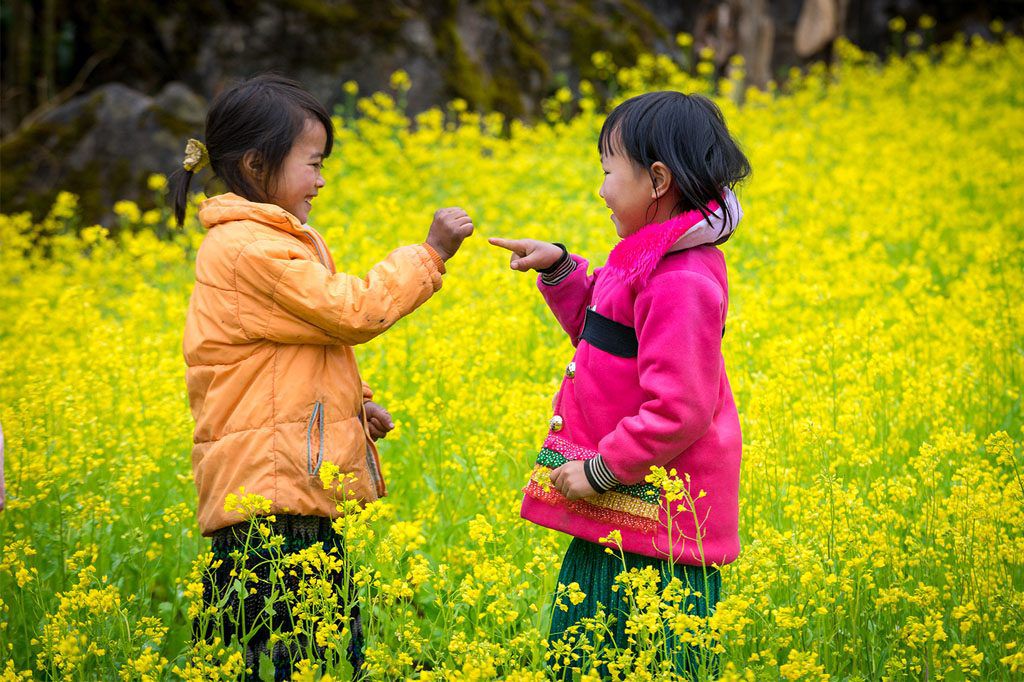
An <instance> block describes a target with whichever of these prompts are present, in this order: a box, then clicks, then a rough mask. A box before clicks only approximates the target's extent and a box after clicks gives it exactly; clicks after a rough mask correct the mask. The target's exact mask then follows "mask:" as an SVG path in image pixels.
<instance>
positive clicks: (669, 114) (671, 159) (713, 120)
mask: <svg viewBox="0 0 1024 682" xmlns="http://www.w3.org/2000/svg"><path fill="white" fill-rule="evenodd" d="M597 148H598V151H599V152H600V153H601V155H602V156H609V155H613V154H615V153H617V152H624V153H625V154H626V156H627V157H628V158H629V159H630V161H632V162H633V164H634V165H636V166H638V167H640V168H643V169H644V170H645V171H647V173H648V174H649V175H651V183H652V184H653V183H654V176H653V174H651V165H652V164H653V163H654V162H656V161H660V162H661V163H663V164H665V165H666V166H667V167H668V169H669V170H670V171H671V172H672V182H673V184H674V185H675V187H676V189H678V190H679V203H678V204H676V206H674V207H673V208H674V210H675V211H678V212H685V211H700V213H701V215H702V216H704V218H705V219H708V218H710V215H709V213H708V210H707V205H708V204H709V203H710V202H711V201H717V202H718V203H719V204H720V205H721V210H722V212H723V214H724V217H725V220H726V224H728V222H729V221H730V220H735V219H736V218H737V216H730V215H729V208H728V207H727V206H726V205H725V203H724V202H723V201H722V192H723V190H724V189H725V188H726V187H729V188H732V187H735V186H736V184H737V183H739V182H740V181H741V180H743V179H745V178H746V177H747V176H749V175H750V162H749V161H747V157H746V156H745V155H744V154H743V152H742V151H741V150H740V147H739V144H737V142H736V140H734V139H733V138H732V136H731V135H730V134H729V130H728V129H727V128H726V126H725V117H724V116H722V111H721V110H720V109H719V108H718V106H716V105H715V103H714V102H712V101H711V100H710V99H708V98H707V97H704V96H702V95H696V94H694V95H684V94H683V93H681V92H674V91H669V90H666V91H661V92H649V93H646V94H643V95H638V96H636V97H632V98H630V99H627V100H626V101H625V102H623V103H622V104H620V105H619V106H617V107H615V109H613V110H612V112H611V113H610V114H608V118H606V119H605V122H604V125H603V126H602V127H601V134H600V135H599V136H598V141H597ZM651 206H655V207H656V206H657V200H655V201H654V202H652V203H651ZM655 213H657V208H655Z"/></svg>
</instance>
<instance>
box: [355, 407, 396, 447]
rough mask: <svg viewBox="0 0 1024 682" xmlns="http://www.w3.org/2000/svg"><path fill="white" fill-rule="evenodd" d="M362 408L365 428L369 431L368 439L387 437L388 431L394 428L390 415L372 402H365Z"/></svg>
mask: <svg viewBox="0 0 1024 682" xmlns="http://www.w3.org/2000/svg"><path fill="white" fill-rule="evenodd" d="M363 406H364V407H365V408H366V426H367V427H368V428H369V429H370V438H372V439H374V440H379V439H381V438H385V437H387V435H388V431H391V430H392V429H394V428H395V422H394V420H393V419H391V413H390V412H388V411H387V410H385V409H384V408H383V407H381V406H380V405H378V404H377V403H375V402H373V401H372V400H367V401H366V402H365V403H363Z"/></svg>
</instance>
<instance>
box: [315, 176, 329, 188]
mask: <svg viewBox="0 0 1024 682" xmlns="http://www.w3.org/2000/svg"><path fill="white" fill-rule="evenodd" d="M326 184H327V181H326V180H324V176H322V175H320V174H319V173H317V176H316V186H317V187H323V186H324V185H326Z"/></svg>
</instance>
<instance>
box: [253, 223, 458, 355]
mask: <svg viewBox="0 0 1024 682" xmlns="http://www.w3.org/2000/svg"><path fill="white" fill-rule="evenodd" d="M234 274H235V283H236V290H237V292H238V317H239V323H240V324H241V326H242V330H243V332H244V333H245V335H246V336H247V337H249V338H251V339H257V338H264V339H269V340H271V341H275V342H277V343H313V344H323V345H329V344H345V345H350V346H351V345H356V344H359V343H365V342H367V341H369V340H370V339H372V338H374V337H376V336H378V335H379V334H382V333H383V332H385V331H387V330H388V329H389V328H390V327H391V326H392V325H393V324H395V322H397V321H398V320H399V319H401V318H402V317H404V316H406V315H408V314H409V313H411V312H412V311H413V310H415V309H416V308H418V307H419V306H420V305H422V304H423V303H424V302H425V301H426V300H427V299H428V298H430V297H431V296H432V295H433V294H434V292H435V291H437V290H438V289H440V288H441V271H440V270H439V269H438V267H437V265H436V262H435V260H434V258H433V257H432V255H431V254H430V253H429V252H428V251H427V249H426V247H424V246H423V245H421V244H418V245H415V246H404V247H401V248H398V249H395V250H394V251H392V252H391V253H390V254H389V255H388V256H387V258H385V259H384V260H383V261H381V262H380V263H378V264H377V265H375V266H373V267H372V268H371V269H370V271H369V273H368V274H367V275H366V277H355V276H352V275H347V274H344V273H340V272H339V273H331V271H330V270H328V269H327V267H325V266H324V265H323V264H322V263H320V262H318V261H314V260H310V259H309V257H308V255H307V254H306V253H305V251H304V250H303V249H301V248H299V247H298V246H297V245H291V244H289V243H288V242H286V241H284V240H272V239H266V240H259V241H255V242H253V243H251V244H249V245H248V246H246V247H245V249H243V250H242V252H241V253H240V254H239V256H238V259H237V261H236V264H235V273H234Z"/></svg>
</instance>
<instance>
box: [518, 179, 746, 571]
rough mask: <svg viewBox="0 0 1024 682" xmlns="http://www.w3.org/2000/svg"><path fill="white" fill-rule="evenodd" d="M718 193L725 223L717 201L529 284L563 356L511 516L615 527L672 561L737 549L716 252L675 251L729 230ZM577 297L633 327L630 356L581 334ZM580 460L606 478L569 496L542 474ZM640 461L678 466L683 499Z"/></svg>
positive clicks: (736, 443)
mask: <svg viewBox="0 0 1024 682" xmlns="http://www.w3.org/2000/svg"><path fill="white" fill-rule="evenodd" d="M726 201H727V202H729V204H730V209H734V210H731V211H730V213H731V214H732V216H733V218H734V221H733V222H732V224H731V225H723V224H722V223H723V219H722V216H721V212H717V213H713V214H712V215H711V217H710V220H704V219H703V218H702V216H701V214H700V213H698V212H696V211H695V212H692V213H687V214H683V215H680V216H677V217H676V218H673V219H672V220H670V221H667V222H665V223H660V224H652V225H648V226H646V227H644V228H643V229H641V230H639V231H638V232H636V233H635V234H633V235H631V236H629V237H627V238H626V239H624V240H622V241H621V242H620V243H619V244H618V245H617V246H616V247H615V248H614V249H613V250H612V253H611V255H610V256H609V258H608V263H607V265H606V266H605V267H603V268H598V269H596V270H595V271H594V272H593V274H587V266H588V264H587V261H586V260H585V259H583V258H581V257H579V256H572V259H573V261H574V263H575V265H576V267H575V269H574V270H573V271H572V272H571V274H568V276H566V277H565V278H564V279H562V280H561V281H560V282H558V283H557V284H554V285H550V284H547V283H545V281H544V278H542V279H540V280H539V281H538V286H539V287H540V290H541V293H542V294H543V296H544V299H545V301H546V302H547V304H548V306H549V307H550V308H551V310H552V312H553V313H554V314H555V317H556V318H557V319H558V321H559V323H560V324H561V325H562V328H563V329H564V330H565V331H566V333H567V334H569V336H570V338H571V339H572V341H573V344H574V345H575V346H576V353H575V355H574V356H573V359H572V362H571V363H570V364H569V366H568V368H567V370H566V375H565V377H564V379H563V381H562V385H561V388H560V390H559V392H558V394H557V396H556V398H555V401H554V411H555V416H554V418H553V419H552V424H551V430H550V431H549V433H548V437H547V439H546V440H545V443H544V447H543V449H542V450H541V454H540V456H539V457H538V458H537V464H536V465H535V467H534V470H533V473H532V475H531V477H530V481H529V483H528V484H527V487H526V488H525V497H524V500H523V505H522V512H521V513H522V516H523V518H525V519H528V520H530V521H533V522H534V523H537V524H539V525H542V526H546V527H548V528H553V529H555V530H560V531H563V532H565V533H568V534H570V535H573V536H576V537H579V538H583V539H585V540H589V541H591V542H597V541H598V540H599V539H600V538H602V537H605V536H607V535H608V534H609V533H610V532H611V531H612V530H618V531H620V532H621V535H622V548H623V549H624V550H625V551H627V552H634V553H637V554H643V555H646V556H651V557H659V558H666V559H667V558H669V556H671V557H672V559H673V561H675V562H677V563H683V564H690V565H701V564H706V565H711V564H715V565H721V564H726V563H729V562H731V561H733V560H734V559H735V558H736V557H737V555H738V554H739V549H740V543H739V533H738V516H739V501H738V494H739V475H740V451H741V436H740V425H739V418H738V416H737V413H736V405H735V403H734V402H733V397H732V390H731V389H730V387H729V380H728V378H727V377H726V373H725V362H724V360H723V357H722V336H723V334H724V330H725V320H726V312H727V309H728V303H729V297H728V284H727V281H726V266H725V259H724V257H723V255H722V252H721V251H719V250H718V249H717V248H716V247H714V246H710V245H701V246H695V247H692V248H687V247H689V246H691V245H692V244H693V243H695V242H696V243H701V242H704V243H708V242H713V241H715V238H716V237H717V236H721V235H722V234H723V232H724V231H725V230H728V231H731V229H732V228H733V227H735V219H738V214H739V213H740V211H739V205H738V204H737V203H736V202H735V197H734V196H732V194H731V192H727V194H726ZM709 209H712V210H716V211H717V209H718V207H717V205H715V204H712V205H711V206H709ZM716 221H717V222H716ZM687 235H689V236H687ZM569 267H571V264H569ZM588 307H590V308H593V309H594V310H595V311H596V312H598V313H600V314H601V315H603V316H605V317H608V318H611V319H612V320H614V321H615V322H619V323H621V324H624V325H628V326H629V327H633V328H635V330H636V337H637V341H638V345H637V347H638V351H637V355H636V357H619V356H617V355H613V354H611V353H609V352H605V351H604V350H601V349H599V348H596V347H594V346H592V345H591V344H590V343H588V342H587V341H583V340H581V339H580V335H581V333H582V330H583V325H584V319H585V314H586V310H587V308H588ZM558 417H560V418H561V419H558ZM591 458H599V459H597V460H596V461H595V463H593V464H596V463H597V462H601V463H602V464H603V466H601V467H600V468H601V469H602V470H603V471H604V472H606V480H610V481H612V482H613V483H614V484H615V485H614V487H611V489H609V490H607V491H606V492H602V493H600V494H597V495H594V496H592V497H588V498H584V499H582V500H568V499H566V498H565V497H563V496H562V495H561V494H560V493H559V492H558V491H557V490H556V489H555V488H554V487H552V486H551V485H550V481H549V479H548V473H549V472H550V470H551V469H553V468H555V467H557V466H559V465H561V464H562V463H564V462H565V461H567V460H573V459H583V460H586V459H591ZM652 466H661V467H665V468H666V469H675V470H676V472H677V475H678V476H679V477H680V478H683V479H685V478H686V477H688V478H689V484H688V486H687V487H688V490H689V493H690V497H691V498H692V500H693V502H692V503H690V502H687V501H686V500H682V501H675V502H671V503H666V501H665V495H664V493H663V492H661V491H659V490H658V489H657V488H655V487H654V486H652V485H650V484H649V483H646V482H645V477H646V476H647V475H648V474H650V472H651V467H652ZM609 473H610V474H611V476H610V477H609V476H607V474H609ZM667 509H671V517H672V524H671V526H672V527H671V531H670V528H669V516H670V514H669V513H668V512H667V511H666V510H667ZM670 548H671V550H670Z"/></svg>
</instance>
